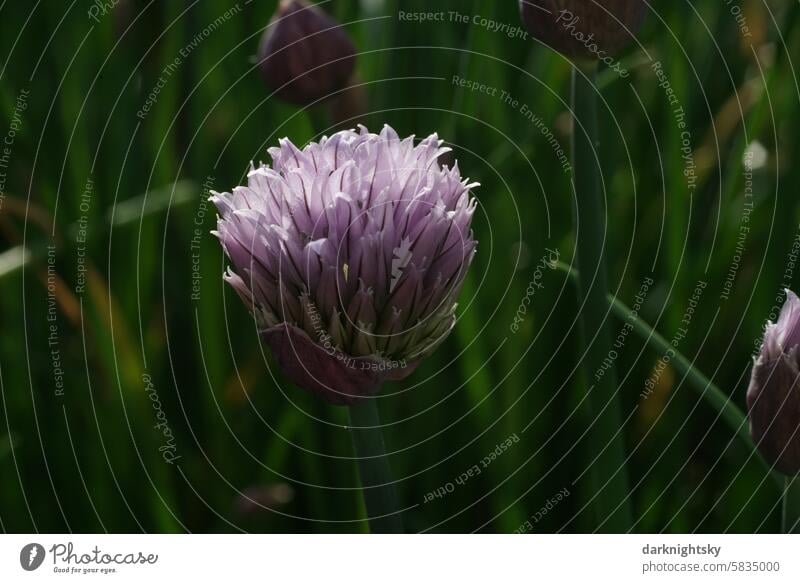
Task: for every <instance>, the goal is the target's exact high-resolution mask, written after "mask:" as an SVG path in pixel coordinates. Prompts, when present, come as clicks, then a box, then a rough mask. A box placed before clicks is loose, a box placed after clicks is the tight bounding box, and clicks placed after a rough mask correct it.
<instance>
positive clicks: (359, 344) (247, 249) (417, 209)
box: [211, 125, 477, 405]
mask: <svg viewBox="0 0 800 583" xmlns="http://www.w3.org/2000/svg"><path fill="white" fill-rule="evenodd" d="M359 128H360V129H359V130H358V131H353V130H346V131H341V132H337V133H335V134H333V135H332V136H330V137H323V138H322V139H321V140H320V141H319V143H316V142H312V143H310V144H308V145H307V146H306V147H305V148H303V149H299V148H297V147H296V146H295V145H294V144H293V143H292V142H291V141H290V140H289V139H283V140H281V141H280V146H279V147H276V148H270V149H269V154H270V156H271V158H272V165H271V167H270V166H268V165H264V164H261V165H260V166H258V167H254V166H251V170H250V172H249V174H248V177H247V186H240V187H237V188H234V189H233V192H231V193H227V192H226V193H222V194H220V193H216V192H214V193H212V195H213V196H212V197H211V200H212V201H213V202H214V204H215V205H216V207H217V209H218V213H219V218H218V222H217V230H216V231H215V232H214V234H215V235H216V236H217V237H218V238H219V240H220V242H221V244H222V247H223V248H224V250H225V253H226V255H227V257H228V258H229V260H230V263H231V266H230V267H229V269H228V271H227V273H226V274H225V276H224V278H225V280H226V281H227V282H228V283H229V284H230V285H231V286H232V287H233V289H234V290H236V292H237V293H238V294H239V296H240V297H241V299H242V300H243V301H244V303H245V305H246V306H247V307H248V308H249V310H250V311H251V313H252V314H253V315H254V317H255V321H256V324H257V326H258V330H259V332H260V335H261V338H262V339H263V341H264V342H265V343H266V344H267V345H268V346H269V347H270V348H271V350H272V352H273V353H274V355H275V358H276V361H277V362H278V365H279V366H280V368H281V369H282V370H283V372H284V374H285V375H286V377H287V378H288V379H289V380H291V381H292V382H294V383H295V384H296V385H298V386H300V387H302V388H304V389H307V390H310V391H312V392H315V393H317V394H319V395H321V396H322V397H324V398H325V399H327V400H328V401H330V402H332V403H336V404H344V405H350V404H353V403H354V402H355V401H356V400H357V399H358V398H359V397H367V396H371V395H374V394H375V393H377V392H378V390H379V389H380V387H381V385H382V384H383V382H385V381H387V380H398V379H402V378H404V377H406V376H408V375H409V374H411V372H412V371H413V370H414V369H415V368H416V366H417V365H418V364H419V362H420V360H421V359H422V358H424V357H425V356H426V355H428V354H430V353H431V352H432V351H433V350H434V349H435V348H436V347H437V346H438V345H439V344H440V343H441V342H442V340H444V338H445V337H446V336H447V335H448V334H449V332H450V330H451V329H452V328H453V326H454V324H455V309H456V298H457V296H458V293H459V290H460V288H461V285H462V283H463V281H464V277H465V275H466V272H467V268H468V266H469V265H470V262H471V260H472V258H473V255H474V253H475V250H476V245H477V243H476V241H475V240H474V239H473V236H472V232H471V230H470V223H471V221H472V216H473V214H474V211H475V206H476V201H475V199H474V198H473V197H472V196H471V189H472V188H474V187H475V186H477V184H476V183H470V182H469V181H468V180H466V179H462V178H461V174H460V172H459V169H458V163H456V164H455V165H454V166H453V168H449V167H448V166H443V165H440V164H439V162H438V158H439V157H440V156H442V155H443V154H445V153H446V152H448V151H450V149H449V148H446V147H442V141H441V140H440V139H439V138H438V136H437V135H436V134H433V135H431V136H429V137H427V138H425V139H424V140H422V141H421V142H419V144H416V145H415V143H414V136H410V137H408V138H405V139H402V140H401V139H400V138H399V137H398V135H397V133H396V132H395V131H394V130H393V129H392V128H391V127H389V126H388V125H387V126H384V128H383V131H381V133H380V134H373V133H370V132H369V131H368V130H367V129H366V128H365V127H363V126H359Z"/></svg>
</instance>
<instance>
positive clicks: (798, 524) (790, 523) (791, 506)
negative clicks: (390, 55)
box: [783, 476, 800, 534]
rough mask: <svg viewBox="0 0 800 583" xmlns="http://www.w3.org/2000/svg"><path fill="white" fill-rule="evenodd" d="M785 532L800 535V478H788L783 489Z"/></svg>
mask: <svg viewBox="0 0 800 583" xmlns="http://www.w3.org/2000/svg"><path fill="white" fill-rule="evenodd" d="M783 532H784V533H786V534H800V477H798V476H792V477H787V478H786V482H785V486H784V489H783Z"/></svg>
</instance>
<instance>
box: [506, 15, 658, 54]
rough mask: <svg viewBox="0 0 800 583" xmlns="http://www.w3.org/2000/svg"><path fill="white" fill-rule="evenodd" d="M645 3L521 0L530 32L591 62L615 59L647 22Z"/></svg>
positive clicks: (561, 50)
mask: <svg viewBox="0 0 800 583" xmlns="http://www.w3.org/2000/svg"><path fill="white" fill-rule="evenodd" d="M645 8H646V4H645V3H644V0H520V12H521V14H522V21H523V22H524V23H525V26H526V28H527V29H528V31H529V32H530V33H531V34H532V35H533V36H534V37H535V38H537V39H538V40H540V41H541V42H543V43H544V44H546V45H547V46H549V47H551V48H552V49H554V50H556V51H558V52H560V53H562V54H564V55H567V56H568V57H579V58H588V59H604V58H608V57H611V56H613V55H614V54H616V53H617V51H619V50H620V49H622V48H623V47H624V46H625V45H627V44H628V43H629V42H630V41H631V40H632V39H633V37H634V35H635V34H636V32H637V31H638V30H639V27H640V26H641V24H642V21H643V20H644V15H645Z"/></svg>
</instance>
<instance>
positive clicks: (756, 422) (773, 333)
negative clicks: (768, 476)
mask: <svg viewBox="0 0 800 583" xmlns="http://www.w3.org/2000/svg"><path fill="white" fill-rule="evenodd" d="M798 344H800V299H798V297H797V296H796V295H795V294H794V293H792V292H791V291H789V290H786V303H785V304H784V305H783V309H782V310H781V313H780V316H779V317H778V321H777V322H776V323H774V324H773V323H769V324H768V325H767V329H766V330H765V332H764V341H763V344H762V346H761V352H760V354H759V355H758V358H757V359H756V361H755V364H754V365H753V373H752V376H751V379H750V386H749V388H748V389H747V410H748V415H749V417H750V435H751V436H752V438H753V441H754V442H755V443H756V446H757V447H758V451H759V452H761V455H762V456H764V459H766V460H767V462H768V463H769V464H771V465H773V466H774V467H775V469H777V470H779V471H781V472H783V473H784V474H786V475H788V476H794V475H796V474H798V473H800V385H799V383H798V379H799V378H800V355H799V354H798Z"/></svg>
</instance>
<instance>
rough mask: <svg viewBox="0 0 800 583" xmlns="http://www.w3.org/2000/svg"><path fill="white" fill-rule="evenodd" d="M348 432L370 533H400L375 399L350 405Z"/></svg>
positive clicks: (401, 528) (394, 496)
mask: <svg viewBox="0 0 800 583" xmlns="http://www.w3.org/2000/svg"><path fill="white" fill-rule="evenodd" d="M348 411H349V415H350V425H351V427H350V435H351V436H352V438H353V447H354V448H355V452H356V458H357V459H358V471H359V475H360V476H361V489H362V493H363V495H364V505H365V506H366V508H367V517H368V518H369V529H370V532H372V533H375V534H386V533H401V532H403V522H402V520H401V518H400V509H399V508H398V505H397V495H396V494H395V490H394V481H393V480H392V471H391V469H390V468H389V460H388V459H387V458H386V446H385V445H384V443H383V432H382V431H381V422H380V419H379V417H378V405H377V403H376V400H375V399H365V400H364V401H363V402H361V403H358V404H356V405H353V406H352V407H350V408H349V410H348Z"/></svg>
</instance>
